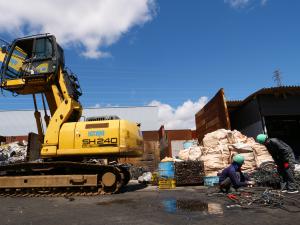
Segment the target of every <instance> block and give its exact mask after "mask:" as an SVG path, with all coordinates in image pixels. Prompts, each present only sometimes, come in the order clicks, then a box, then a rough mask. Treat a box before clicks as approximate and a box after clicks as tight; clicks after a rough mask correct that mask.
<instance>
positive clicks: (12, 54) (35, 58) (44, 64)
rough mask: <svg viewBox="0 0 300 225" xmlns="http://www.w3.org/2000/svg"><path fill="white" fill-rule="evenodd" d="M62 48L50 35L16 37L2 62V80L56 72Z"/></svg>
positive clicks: (62, 60) (60, 62) (62, 61)
mask: <svg viewBox="0 0 300 225" xmlns="http://www.w3.org/2000/svg"><path fill="white" fill-rule="evenodd" d="M59 65H63V67H64V58H63V50H62V48H61V47H60V46H59V45H58V44H57V43H56V40H55V37H54V36H52V35H47V34H45V35H38V36H30V37H25V38H20V39H16V40H15V41H14V42H13V43H12V45H11V47H10V48H9V51H8V53H7V56H6V58H5V60H4V62H3V64H2V80H7V79H9V80H11V79H19V78H26V77H31V76H35V77H37V76H45V75H50V74H56V72H57V69H58V66H59Z"/></svg>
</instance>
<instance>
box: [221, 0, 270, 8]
mask: <svg viewBox="0 0 300 225" xmlns="http://www.w3.org/2000/svg"><path fill="white" fill-rule="evenodd" d="M224 2H225V3H227V4H229V5H230V6H231V7H232V8H235V9H241V8H245V7H247V6H248V5H249V4H250V3H255V2H260V4H261V5H262V6H265V5H266V4H267V2H268V0H224Z"/></svg>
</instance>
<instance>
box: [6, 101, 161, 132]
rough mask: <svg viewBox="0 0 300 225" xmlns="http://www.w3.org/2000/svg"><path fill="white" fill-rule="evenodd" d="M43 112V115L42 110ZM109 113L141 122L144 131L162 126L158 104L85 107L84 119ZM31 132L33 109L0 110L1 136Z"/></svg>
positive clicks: (34, 124)
mask: <svg viewBox="0 0 300 225" xmlns="http://www.w3.org/2000/svg"><path fill="white" fill-rule="evenodd" d="M41 114H42V117H43V116H44V113H43V111H42V110H41ZM107 115H115V116H118V117H119V118H121V119H125V120H130V121H134V122H137V123H140V124H141V130H142V131H145V130H158V129H159V127H160V124H159V120H158V108H157V107H156V106H143V107H108V108H85V109H84V110H83V113H82V120H84V119H86V118H88V117H97V116H107ZM29 132H34V133H37V128H36V123H35V118H34V111H33V110H14V111H0V136H22V135H27V134H28V133H29Z"/></svg>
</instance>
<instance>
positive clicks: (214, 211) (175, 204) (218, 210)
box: [162, 199, 223, 215]
mask: <svg viewBox="0 0 300 225" xmlns="http://www.w3.org/2000/svg"><path fill="white" fill-rule="evenodd" d="M162 205H163V207H164V210H165V211H166V212H169V213H176V212H178V211H189V212H203V214H205V215H222V214H223V208H222V206H221V204H219V203H207V202H203V201H199V200H194V199H165V200H163V201H162Z"/></svg>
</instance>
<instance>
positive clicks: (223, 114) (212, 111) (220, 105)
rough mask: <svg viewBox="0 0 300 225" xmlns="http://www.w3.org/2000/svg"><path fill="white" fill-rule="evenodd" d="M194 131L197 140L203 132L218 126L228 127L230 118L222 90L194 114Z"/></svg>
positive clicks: (202, 135) (201, 136) (218, 127)
mask: <svg viewBox="0 0 300 225" xmlns="http://www.w3.org/2000/svg"><path fill="white" fill-rule="evenodd" d="M195 120H196V133H197V138H198V140H199V142H201V141H202V139H203V137H204V135H205V134H207V133H209V132H212V131H215V130H217V129H220V128H225V129H230V128H231V127H230V120H229V115H228V110H227V105H226V100H225V96H224V90H223V89H220V90H219V91H218V93H217V94H216V95H215V96H214V97H213V98H212V99H211V100H210V101H209V102H208V103H207V104H206V105H205V106H204V107H203V108H202V109H201V110H200V111H199V112H198V113H197V114H196V115H195Z"/></svg>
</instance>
